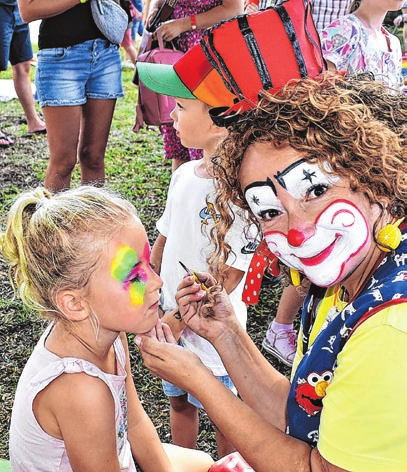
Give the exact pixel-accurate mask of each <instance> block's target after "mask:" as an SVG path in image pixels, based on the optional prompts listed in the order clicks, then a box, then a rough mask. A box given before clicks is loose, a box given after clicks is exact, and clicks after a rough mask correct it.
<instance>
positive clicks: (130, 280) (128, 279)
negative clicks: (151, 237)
mask: <svg viewBox="0 0 407 472" xmlns="http://www.w3.org/2000/svg"><path fill="white" fill-rule="evenodd" d="M138 262H139V260H138V256H137V253H136V251H135V250H134V249H133V248H131V247H130V246H121V247H120V248H119V250H118V251H117V253H116V256H115V257H114V259H113V261H112V265H111V267H110V274H111V276H112V277H113V278H114V279H115V280H118V281H119V282H121V283H122V284H123V288H124V290H126V291H128V292H129V293H130V298H131V301H132V303H133V304H134V305H142V304H143V302H144V294H145V291H146V281H147V274H146V272H145V271H144V270H143V269H141V268H140V267H139V265H138Z"/></svg>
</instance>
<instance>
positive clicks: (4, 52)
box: [0, 2, 33, 71]
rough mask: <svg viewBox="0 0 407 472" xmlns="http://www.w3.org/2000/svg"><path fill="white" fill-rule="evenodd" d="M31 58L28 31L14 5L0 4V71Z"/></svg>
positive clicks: (31, 51) (31, 52) (16, 6)
mask: <svg viewBox="0 0 407 472" xmlns="http://www.w3.org/2000/svg"><path fill="white" fill-rule="evenodd" d="M32 57H33V50H32V47H31V39H30V30H29V29H28V25H26V24H25V23H23V20H22V19H21V16H20V13H19V10H18V5H17V2H16V4H15V5H5V4H0V71H2V70H7V69H8V62H9V61H10V63H11V65H12V66H15V65H16V64H20V63H21V62H27V61H29V60H30V59H31V58H32Z"/></svg>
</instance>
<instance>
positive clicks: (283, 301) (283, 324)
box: [262, 285, 304, 366]
mask: <svg viewBox="0 0 407 472" xmlns="http://www.w3.org/2000/svg"><path fill="white" fill-rule="evenodd" d="M303 303H304V297H303V295H301V294H300V293H298V289H297V287H294V286H293V285H288V286H287V287H285V288H284V290H283V293H282V294H281V298H280V303H279V305H278V309H277V315H276V317H275V319H274V320H273V321H272V322H271V323H270V324H269V327H268V329H267V333H266V337H265V338H264V339H263V342H262V346H263V348H264V349H265V350H266V351H267V352H269V353H270V354H272V355H273V356H274V357H277V358H278V359H279V360H280V361H281V362H283V363H284V364H286V365H288V366H291V365H292V363H293V360H294V356H295V351H296V344H297V334H296V332H295V331H294V330H293V323H294V319H295V317H296V315H297V313H298V311H299V309H300V308H301V306H302V304H303Z"/></svg>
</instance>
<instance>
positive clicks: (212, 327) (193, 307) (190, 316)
mask: <svg viewBox="0 0 407 472" xmlns="http://www.w3.org/2000/svg"><path fill="white" fill-rule="evenodd" d="M198 277H199V279H200V281H201V282H202V283H203V284H204V286H205V289H204V288H202V286H201V285H200V284H199V283H197V282H196V280H195V279H194V277H191V276H187V277H185V278H184V279H183V281H182V282H181V284H180V285H179V286H178V291H177V294H176V296H175V298H176V300H177V303H178V307H179V310H180V314H181V317H182V319H183V321H184V323H185V324H186V325H187V326H188V327H189V328H191V329H192V330H193V331H195V332H196V333H197V334H199V335H200V336H202V337H203V338H205V339H207V340H208V341H210V342H212V343H213V342H214V341H215V340H216V339H217V338H218V337H219V336H220V335H221V334H222V333H223V332H224V330H225V326H226V325H228V326H229V325H233V324H235V323H238V321H237V319H236V317H235V312H234V309H233V306H232V304H231V302H230V300H229V297H228V295H227V293H226V291H225V289H224V288H223V287H222V286H221V285H220V284H218V283H217V282H216V280H215V279H214V278H213V277H212V276H210V275H209V274H206V273H203V272H200V273H198Z"/></svg>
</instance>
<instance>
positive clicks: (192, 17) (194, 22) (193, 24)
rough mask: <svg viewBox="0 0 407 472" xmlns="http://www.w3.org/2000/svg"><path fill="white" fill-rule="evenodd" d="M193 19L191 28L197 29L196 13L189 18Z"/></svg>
mask: <svg viewBox="0 0 407 472" xmlns="http://www.w3.org/2000/svg"><path fill="white" fill-rule="evenodd" d="M189 19H190V20H191V30H196V18H195V15H191V17H190V18H189Z"/></svg>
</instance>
